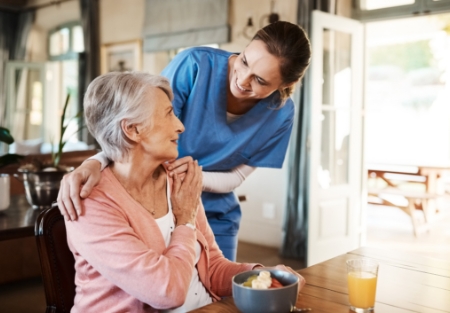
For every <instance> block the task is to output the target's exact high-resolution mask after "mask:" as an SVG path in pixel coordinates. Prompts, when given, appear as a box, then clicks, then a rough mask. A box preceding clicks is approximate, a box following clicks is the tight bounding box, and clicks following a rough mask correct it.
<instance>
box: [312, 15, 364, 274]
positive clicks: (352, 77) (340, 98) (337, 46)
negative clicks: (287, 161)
mask: <svg viewBox="0 0 450 313" xmlns="http://www.w3.org/2000/svg"><path fill="white" fill-rule="evenodd" d="M311 43H312V51H313V56H312V63H311V69H310V71H311V79H312V84H311V85H312V87H311V88H312V90H311V101H312V109H311V133H310V136H311V137H310V139H311V140H310V142H311V145H310V160H311V163H310V164H311V166H310V195H309V199H310V200H309V201H310V202H309V208H308V210H309V211H308V216H309V221H308V257H307V265H308V266H310V265H313V264H316V263H319V262H322V261H324V260H326V259H329V258H332V257H334V256H336V255H339V254H342V253H345V252H347V251H350V250H352V249H355V248H357V247H358V246H359V245H360V241H361V221H362V219H361V212H362V208H363V202H362V201H363V197H362V179H363V177H362V174H363V172H362V156H363V145H362V138H363V123H362V119H363V117H362V105H363V101H362V99H363V47H364V42H363V26H362V24H361V23H359V22H357V21H355V20H351V19H348V18H344V17H339V16H336V15H331V14H328V13H324V12H320V11H314V12H313V15H312V36H311Z"/></svg>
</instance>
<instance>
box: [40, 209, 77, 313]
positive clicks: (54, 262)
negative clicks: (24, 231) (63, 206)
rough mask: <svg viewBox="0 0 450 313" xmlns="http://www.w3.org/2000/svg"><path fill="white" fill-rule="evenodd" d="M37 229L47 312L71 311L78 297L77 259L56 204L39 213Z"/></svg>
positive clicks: (62, 312) (60, 312)
mask: <svg viewBox="0 0 450 313" xmlns="http://www.w3.org/2000/svg"><path fill="white" fill-rule="evenodd" d="M34 232H35V236H36V242H37V248H38V252H39V259H40V262H41V271H42V277H43V281H44V289H45V298H46V302H47V308H46V311H45V312H46V313H65V312H70V309H71V308H72V306H73V301H74V298H75V259H74V257H73V254H72V252H71V251H70V250H69V246H68V245H67V239H66V225H65V224H64V217H63V216H62V215H61V213H60V212H59V209H58V206H57V204H56V203H53V206H52V207H51V208H50V209H47V210H45V211H43V212H41V213H40V214H39V216H38V218H37V219H36V224H35V229H34Z"/></svg>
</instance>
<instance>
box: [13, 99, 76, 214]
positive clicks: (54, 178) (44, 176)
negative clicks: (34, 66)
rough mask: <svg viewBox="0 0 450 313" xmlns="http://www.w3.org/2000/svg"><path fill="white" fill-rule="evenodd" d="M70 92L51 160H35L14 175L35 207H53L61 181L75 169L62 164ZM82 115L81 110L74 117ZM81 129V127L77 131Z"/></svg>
mask: <svg viewBox="0 0 450 313" xmlns="http://www.w3.org/2000/svg"><path fill="white" fill-rule="evenodd" d="M69 100H70V94H68V95H67V97H66V102H65V104H64V108H63V112H62V116H61V121H60V136H59V140H58V143H57V146H56V149H54V148H55V147H54V146H53V144H52V155H51V160H50V162H45V161H39V160H33V162H31V163H27V164H25V165H23V166H21V167H20V168H19V169H18V172H19V173H20V174H15V175H14V176H15V177H16V178H18V179H19V180H21V181H22V182H23V184H24V187H25V195H26V197H27V200H28V203H30V205H31V206H32V207H33V208H34V209H44V208H49V207H51V205H52V203H53V201H55V200H56V198H57V197H58V192H59V187H60V182H61V179H62V178H63V176H64V175H65V174H67V173H69V172H71V171H72V170H73V167H67V166H64V165H61V164H60V161H61V157H62V155H63V148H64V146H65V145H66V143H67V140H64V134H65V132H66V130H67V126H68V124H64V120H65V117H66V111H67V107H68V105H69ZM80 116H81V112H79V113H78V114H77V115H76V116H74V117H73V118H77V117H80ZM79 130H81V128H79V129H78V130H77V131H76V132H78V131H79Z"/></svg>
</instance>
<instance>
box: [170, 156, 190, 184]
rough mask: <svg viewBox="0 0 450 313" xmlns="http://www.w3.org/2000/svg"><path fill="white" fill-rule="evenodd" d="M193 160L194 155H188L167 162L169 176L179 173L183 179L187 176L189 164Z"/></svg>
mask: <svg viewBox="0 0 450 313" xmlns="http://www.w3.org/2000/svg"><path fill="white" fill-rule="evenodd" d="M192 161H193V159H192V157H190V156H186V157H182V158H179V159H176V160H171V161H169V162H167V164H166V168H167V170H168V171H169V176H170V177H173V176H174V175H178V177H179V178H180V179H181V180H182V181H183V179H184V177H185V176H186V171H187V169H188V164H189V162H192Z"/></svg>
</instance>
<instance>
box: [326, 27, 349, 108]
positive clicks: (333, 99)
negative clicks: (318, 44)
mask: <svg viewBox="0 0 450 313" xmlns="http://www.w3.org/2000/svg"><path fill="white" fill-rule="evenodd" d="M351 39H352V38H351V35H350V34H348V33H343V32H338V31H332V30H328V29H325V30H324V32H323V48H324V51H323V73H322V75H323V88H322V103H323V105H331V106H335V107H341V108H342V107H344V108H349V107H350V105H351V86H352V72H351V68H350V65H351V63H350V62H351Z"/></svg>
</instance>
